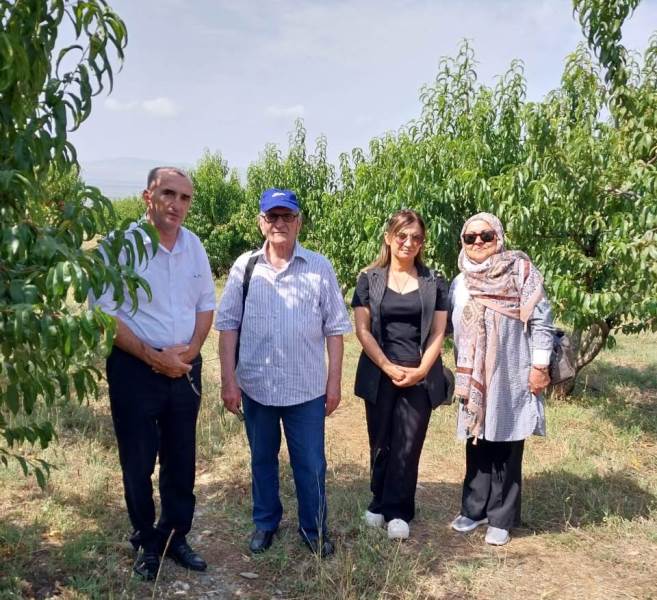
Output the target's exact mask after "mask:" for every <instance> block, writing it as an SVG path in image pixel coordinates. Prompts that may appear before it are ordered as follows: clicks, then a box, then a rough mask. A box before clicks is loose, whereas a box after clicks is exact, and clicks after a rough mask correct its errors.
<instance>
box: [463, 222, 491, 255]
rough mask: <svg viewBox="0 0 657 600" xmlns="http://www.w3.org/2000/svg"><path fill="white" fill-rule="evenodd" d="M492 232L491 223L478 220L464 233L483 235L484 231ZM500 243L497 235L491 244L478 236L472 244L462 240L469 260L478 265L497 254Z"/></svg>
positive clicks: (470, 224) (469, 225)
mask: <svg viewBox="0 0 657 600" xmlns="http://www.w3.org/2000/svg"><path fill="white" fill-rule="evenodd" d="M491 230H493V228H492V227H491V226H490V223H488V222H487V221H484V220H483V219H477V220H476V221H472V223H469V224H468V226H467V227H466V228H465V231H464V232H463V233H464V234H467V233H481V232H482V231H491ZM493 231H494V230H493ZM498 241H499V240H498V239H497V235H496V236H495V237H494V238H493V240H491V241H490V242H484V241H483V240H482V239H481V236H477V239H476V240H475V241H474V243H472V244H466V243H465V242H464V241H463V239H461V243H462V244H463V248H464V249H465V253H466V254H467V256H468V258H469V259H470V260H471V261H472V262H476V263H482V262H484V261H485V260H486V259H487V258H488V257H489V256H492V255H493V254H495V253H496V252H497V243H498Z"/></svg>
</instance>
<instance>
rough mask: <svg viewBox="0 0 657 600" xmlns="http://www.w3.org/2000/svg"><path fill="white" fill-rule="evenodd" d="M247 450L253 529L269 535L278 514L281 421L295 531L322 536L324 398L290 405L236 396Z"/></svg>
mask: <svg viewBox="0 0 657 600" xmlns="http://www.w3.org/2000/svg"><path fill="white" fill-rule="evenodd" d="M242 403H243V406H244V417H245V423H246V433H247V436H248V438H249V446H250V448H251V490H252V495H253V522H254V523H255V526H256V529H263V530H265V531H274V530H275V529H277V528H278V524H279V522H280V520H281V517H282V515H283V507H282V505H281V500H280V497H279V493H278V453H279V451H280V448H281V427H280V421H283V429H284V431H285V439H286V440H287V447H288V452H289V455H290V465H291V466H292V474H293V475H294V485H295V487H296V491H297V502H298V512H299V533H300V534H301V535H302V536H303V537H305V538H307V539H317V538H318V537H319V536H320V534H322V535H323V534H324V533H325V532H326V530H327V529H326V510H327V508H326V491H325V487H324V480H325V478H326V457H325V456H324V420H325V405H326V396H320V397H319V398H315V399H314V400H310V401H308V402H303V403H302V404H296V405H294V406H265V405H263V404H260V403H258V402H256V401H255V400H252V399H251V398H249V397H248V396H247V395H246V394H244V393H243V394H242Z"/></svg>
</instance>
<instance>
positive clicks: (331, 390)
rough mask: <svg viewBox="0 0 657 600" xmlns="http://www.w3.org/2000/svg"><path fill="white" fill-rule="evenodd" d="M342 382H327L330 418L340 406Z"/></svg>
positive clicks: (327, 411)
mask: <svg viewBox="0 0 657 600" xmlns="http://www.w3.org/2000/svg"><path fill="white" fill-rule="evenodd" d="M340 387H341V386H340V381H339V380H338V381H332V380H330V379H329V381H327V382H326V416H327V417H328V416H329V415H330V414H331V413H332V412H333V411H334V410H335V409H336V408H337V407H338V405H339V404H340V400H341V399H342V391H341V389H340Z"/></svg>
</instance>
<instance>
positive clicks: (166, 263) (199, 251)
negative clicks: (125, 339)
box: [90, 223, 216, 348]
mask: <svg viewBox="0 0 657 600" xmlns="http://www.w3.org/2000/svg"><path fill="white" fill-rule="evenodd" d="M136 227H137V224H136V223H135V224H133V225H132V226H131V229H134V228H136ZM138 235H139V234H138ZM142 237H143V239H144V244H145V246H146V249H147V254H148V256H149V257H150V258H149V259H148V260H146V259H144V260H143V261H142V262H141V263H139V264H135V267H134V268H135V272H136V273H137V274H138V275H140V276H141V277H143V278H144V279H145V280H146V281H148V284H149V285H150V288H151V293H152V298H151V300H150V301H149V299H148V296H147V294H146V292H145V290H144V289H142V288H140V289H139V291H138V292H137V298H138V308H137V311H136V312H135V313H133V312H132V311H133V304H132V302H131V300H130V298H129V296H128V294H127V292H126V296H125V301H124V302H123V304H121V305H120V306H117V304H116V302H115V301H114V300H113V298H112V296H113V289H112V287H111V286H109V287H108V288H106V289H105V291H104V292H103V294H102V295H101V296H100V297H99V298H93V297H91V298H90V303H91V305H92V306H94V305H98V306H100V307H101V308H102V309H103V311H105V312H106V313H108V314H110V315H113V316H116V317H118V318H120V319H121V321H123V323H125V324H126V325H127V326H128V328H129V329H130V330H131V331H132V333H134V334H135V335H136V336H137V337H138V338H139V339H140V340H142V341H143V342H145V343H147V344H149V345H150V346H152V347H153V348H166V347H168V346H173V345H177V344H187V343H189V341H190V340H191V339H192V335H193V334H194V327H195V325H196V313H199V312H206V311H209V310H214V308H215V304H216V303H215V291H214V282H213V280H212V270H211V269H210V262H209V261H208V256H207V254H206V252H205V248H203V244H202V243H201V240H199V238H198V237H197V236H196V235H194V234H193V233H192V232H191V231H189V230H188V229H186V228H185V227H181V228H180V231H179V233H178V238H177V239H176V243H175V245H174V247H173V248H172V249H171V250H168V249H167V248H165V247H164V246H163V245H162V244H160V245H159V246H158V248H157V252H156V253H155V256H153V255H152V254H153V252H152V244H151V241H150V238H149V237H148V236H147V235H143V234H142Z"/></svg>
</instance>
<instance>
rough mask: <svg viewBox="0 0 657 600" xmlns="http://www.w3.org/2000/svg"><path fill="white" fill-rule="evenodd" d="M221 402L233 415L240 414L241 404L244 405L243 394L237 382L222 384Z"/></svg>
mask: <svg viewBox="0 0 657 600" xmlns="http://www.w3.org/2000/svg"><path fill="white" fill-rule="evenodd" d="M221 400H222V401H223V403H224V406H225V407H226V410H227V411H229V412H232V413H233V414H236V415H238V414H240V404H241V403H242V392H241V391H240V388H239V386H238V385H237V382H236V381H231V382H222V384H221Z"/></svg>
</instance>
